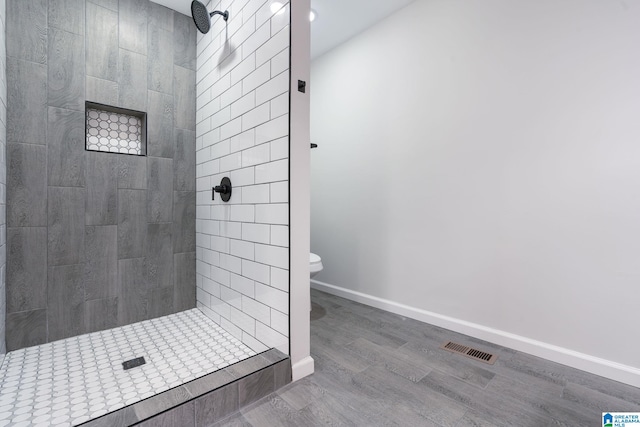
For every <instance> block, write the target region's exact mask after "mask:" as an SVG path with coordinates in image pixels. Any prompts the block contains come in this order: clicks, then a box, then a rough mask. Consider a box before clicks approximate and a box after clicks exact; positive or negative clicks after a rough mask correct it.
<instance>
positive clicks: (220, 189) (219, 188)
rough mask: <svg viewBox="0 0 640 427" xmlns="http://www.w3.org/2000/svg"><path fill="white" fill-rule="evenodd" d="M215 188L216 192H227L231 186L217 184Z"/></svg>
mask: <svg viewBox="0 0 640 427" xmlns="http://www.w3.org/2000/svg"><path fill="white" fill-rule="evenodd" d="M213 190H214V191H215V192H216V193H222V194H227V193H228V192H229V188H228V187H227V186H226V185H216V186H215V187H213Z"/></svg>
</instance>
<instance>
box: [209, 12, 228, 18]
mask: <svg viewBox="0 0 640 427" xmlns="http://www.w3.org/2000/svg"><path fill="white" fill-rule="evenodd" d="M213 15H221V16H222V19H224V20H225V21H226V20H227V19H229V11H227V10H225V11H224V12H220V11H219V10H214V11H213V12H211V13H210V14H209V16H210V17H212V18H213Z"/></svg>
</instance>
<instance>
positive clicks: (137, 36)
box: [0, 0, 290, 425]
mask: <svg viewBox="0 0 640 427" xmlns="http://www.w3.org/2000/svg"><path fill="white" fill-rule="evenodd" d="M2 3H4V2H2ZM270 3H271V2H267V1H263V0H233V1H226V2H223V4H219V3H215V2H214V3H211V4H209V5H208V8H209V9H210V10H213V9H216V8H224V9H228V10H229V11H230V14H231V16H230V19H229V21H228V23H226V25H225V23H224V21H222V20H221V19H220V20H219V21H216V20H215V19H214V21H213V24H214V25H213V27H212V29H211V31H210V32H209V33H208V34H207V35H205V36H202V35H201V34H199V33H198V34H196V33H197V31H196V28H195V26H194V25H193V21H192V19H191V17H189V16H186V15H183V14H181V13H179V12H176V11H173V10H171V9H168V8H166V7H164V6H161V5H159V4H156V3H154V2H151V1H149V0H29V1H21V0H7V2H6V20H5V19H4V15H3V16H2V19H0V21H1V22H2V25H3V28H0V31H1V33H2V37H3V39H2V40H3V41H4V37H5V34H6V55H5V54H4V52H3V53H2V55H0V57H1V58H2V64H0V65H4V62H6V82H7V83H6V84H5V78H4V77H5V75H4V70H5V67H4V66H2V72H1V73H0V82H1V83H2V85H1V87H0V113H3V114H0V205H1V207H2V208H3V209H1V211H2V213H3V214H2V215H0V277H2V280H1V282H0V295H1V297H0V318H2V319H3V321H0V332H1V333H0V343H1V344H0V345H2V347H0V353H5V350H4V344H5V342H6V351H9V352H10V353H8V354H7V356H6V358H5V360H4V363H3V365H2V368H1V369H0V383H2V384H0V425H14V424H15V425H21V424H20V423H24V424H25V425H37V424H38V422H40V421H42V422H43V423H44V424H46V423H49V425H50V424H51V423H53V421H54V419H55V420H56V422H58V421H59V422H60V423H61V425H78V424H80V423H83V422H86V421H88V420H89V419H96V418H97V419H98V420H101V419H102V420H103V421H104V419H105V418H104V417H105V416H106V414H107V413H109V412H110V411H116V412H115V413H114V414H116V415H117V416H118V417H121V418H122V417H124V418H123V420H124V421H122V422H123V423H124V424H132V423H134V419H135V422H138V421H143V420H145V419H147V418H149V417H151V416H153V415H155V414H157V413H159V412H162V411H167V410H168V409H170V407H166V406H162V404H160V406H161V408H160V409H157V410H155V409H154V410H148V407H143V409H140V407H139V406H136V405H141V404H142V403H144V402H147V403H146V404H147V406H149V405H151V404H150V403H148V402H153V405H158V402H166V401H167V399H164V400H163V399H161V400H160V401H158V400H156V401H153V399H149V398H150V397H151V396H152V395H154V394H156V393H164V394H167V393H177V395H179V396H181V398H175V399H173V398H172V399H169V400H171V401H172V402H174V404H176V405H177V404H183V405H182V406H181V407H180V408H181V409H180V411H183V412H184V411H187V412H189V411H191V410H193V411H194V414H195V415H194V425H196V424H197V422H196V419H197V418H198V416H197V414H198V409H197V408H198V401H199V399H205V398H208V399H209V400H211V396H210V394H211V393H220V392H221V391H224V390H231V391H230V393H232V394H234V393H235V395H236V399H235V401H234V400H233V399H232V401H234V402H235V408H236V409H237V408H238V407H239V405H242V404H246V403H249V402H250V401H252V400H255V398H256V397H257V396H258V395H259V394H260V393H259V392H262V391H264V392H268V391H269V390H273V389H274V388H275V387H277V386H278V384H280V385H281V384H283V383H284V382H286V381H287V378H289V380H290V368H289V370H288V371H287V370H283V367H284V366H285V364H284V363H287V364H288V359H286V355H285V354H284V353H288V350H289V348H288V346H289V341H288V336H289V318H288V312H289V297H288V289H289V276H288V268H289V254H288V242H289V237H288V233H289V230H288V225H289V222H288V135H289V133H288V132H289V124H288V108H289V100H288V87H289V72H288V70H289V52H288V46H289V37H290V36H289V26H288V25H289V11H288V5H285V6H283V7H282V8H281V9H279V10H277V11H273V10H271V7H270ZM0 9H3V10H2V13H4V8H2V7H0ZM4 27H6V32H5V28H4ZM1 44H2V47H3V48H4V43H1ZM5 58H6V61H5ZM5 100H6V101H5ZM88 103H89V104H88ZM5 104H6V108H5ZM96 106H97V107H98V108H100V107H104V111H105V112H104V114H109V113H113V112H114V111H115V112H117V113H118V114H120V113H123V112H127V111H129V112H131V113H132V114H134V115H138V116H139V117H142V118H143V121H142V122H134V121H132V122H131V123H130V125H131V126H133V127H132V128H131V129H132V130H131V131H130V132H129V131H127V132H126V133H125V135H124V136H123V137H127V138H128V136H127V135H130V136H132V137H135V138H138V137H139V138H141V139H142V145H141V148H140V152H138V151H137V149H136V150H131V151H133V152H132V153H130V154H123V153H110V152H100V151H93V150H95V149H96V148H97V149H98V150H101V149H102V150H103V151H105V150H108V149H109V145H108V143H107V141H106V140H105V143H104V144H103V145H102V146H97V145H94V146H93V147H91V150H90V149H88V147H87V144H86V141H87V136H88V135H89V136H91V135H96V134H98V132H99V131H100V129H99V128H96V130H95V132H94V133H90V129H89V127H90V126H88V125H89V120H88V116H87V111H88V110H87V109H88V108H94V107H96ZM5 111H6V121H5V120H4V118H3V115H4V113H5ZM89 118H91V117H89ZM121 119H122V117H121V116H119V115H116V114H115V113H114V115H113V116H112V117H107V116H106V115H105V123H106V124H105V125H104V126H105V128H106V127H109V126H116V127H117V126H120V127H121V129H120V131H124V130H125V129H126V128H127V126H125V125H124V123H125V122H126V120H121ZM132 120H133V119H132ZM5 123H6V138H5V137H4V134H5V132H4V131H5ZM136 123H137V124H136ZM123 126H124V127H123ZM134 128H135V129H137V130H136V131H135V132H134V130H133V129H134ZM113 129H115V128H113ZM92 132H93V131H92ZM105 135H106V134H105ZM127 138H125V139H127ZM119 141H120V140H119ZM123 141H124V140H123ZM123 141H121V142H123ZM126 143H127V142H123V144H126ZM113 144H114V145H115V142H114V143H113ZM5 146H6V157H5V155H4V151H5ZM132 147H133V145H132ZM112 151H117V150H112ZM122 151H124V150H122ZM5 159H6V160H5ZM5 164H6V187H5V184H4V180H5V173H4V170H5ZM223 176H228V177H230V178H231V180H232V182H233V185H234V187H233V196H232V199H231V200H230V202H229V203H223V202H221V201H220V199H219V198H216V199H215V200H211V195H212V190H211V188H212V187H214V186H216V185H218V184H219V181H220V179H221V178H222V177H223ZM5 194H6V205H5V204H4V198H5ZM5 206H6V207H5ZM5 209H6V216H5V215H4V212H5ZM5 219H6V221H5ZM5 222H6V225H5V224H4V223H5ZM5 230H6V231H5ZM5 236H6V237H5ZM5 256H6V261H5ZM5 262H6V282H5V280H4V279H5V266H4V264H5ZM5 301H6V304H5ZM196 305H197V308H196ZM5 306H6V315H5V313H4V310H5ZM5 320H6V325H5ZM5 326H6V328H5ZM176 328H177V329H176ZM151 331H156V332H157V333H151ZM167 331H173V332H172V333H169V334H167V333H165V332H167ZM2 334H5V335H6V340H5V339H4V337H3V336H1V335H2ZM148 335H154V336H155V337H156V338H154V339H149V338H148ZM118 337H129V338H131V339H125V338H118ZM132 337H133V338H132ZM184 337H187V340H186V341H184V340H182V338H184ZM189 340H191V341H189ZM217 340H220V341H217ZM101 346H102V347H101ZM114 346H115V347H114ZM122 346H124V347H122ZM274 347H275V348H277V349H278V350H281V351H282V352H276V353H273V351H275V350H271V353H270V352H267V353H264V354H263V355H262V356H260V355H258V356H256V354H258V353H260V352H264V351H266V350H268V349H270V348H274ZM79 349H81V350H82V351H80V350H79ZM185 349H186V350H185ZM188 349H191V350H188ZM63 350H64V351H67V352H74V351H75V352H78V351H80V353H79V354H82V356H74V357H72V356H71V355H70V354H71V353H64V356H61V354H62V353H60V352H61V351H63ZM182 350H184V351H182ZM187 350H188V351H187ZM181 353H185V354H187V355H189V354H190V355H191V356H190V357H192V359H189V358H187V359H184V358H183V357H182V356H184V354H181ZM143 355H146V360H145V363H146V364H145V365H142V366H139V367H135V368H132V369H131V370H130V371H123V369H122V362H124V361H125V359H127V358H131V359H135V358H139V356H143ZM54 356H55V357H54ZM47 357H49V358H47ZM256 357H260V359H259V361H260V363H258V364H256V362H253V365H251V366H254V367H255V366H258V367H257V368H256V369H258V370H259V372H257V373H256V374H252V372H253V371H252V370H251V369H249V368H247V367H242V366H241V365H242V363H243V362H241V361H242V360H243V359H246V358H251V359H253V360H257V359H255V358H256ZM92 358H96V360H95V364H93V363H92V362H91V359H92ZM98 358H100V359H99V360H98ZM72 359H73V361H74V364H69V365H68V366H67V365H65V363H67V362H69V361H71V360H72ZM79 360H80V361H81V362H79ZM247 362H248V361H247ZM84 363H87V364H88V366H89V367H90V368H91V367H97V368H98V369H97V371H98V372H102V375H98V376H96V377H95V378H94V377H93V376H92V375H93V374H91V372H93V370H89V369H88V370H87V371H78V369H81V368H82V365H83V364H84ZM100 363H102V365H100ZM163 364H164V365H163ZM165 365H166V366H165ZM182 365H185V366H186V365H190V366H191V370H185V369H181V367H182ZM236 365H237V366H236ZM27 366H29V367H31V368H33V367H34V366H38V368H37V371H39V372H41V374H42V375H44V377H43V378H44V379H43V380H42V381H44V383H43V384H44V385H43V386H42V387H43V389H42V390H40V394H38V396H39V397H38V398H39V400H38V401H36V400H35V399H36V391H37V390H35V389H33V388H30V389H29V390H26V389H23V388H21V387H23V385H22V384H20V381H19V378H22V373H23V368H24V369H26V368H27ZM287 366H288V365H287ZM21 367H23V368H21ZM160 368H162V369H165V370H166V372H163V371H162V369H160ZM169 368H171V370H172V371H171V372H173V373H172V374H171V375H175V378H174V380H173V381H165V382H164V383H163V384H162V385H161V386H160V385H159V384H160V381H159V379H158V377H159V376H162V377H166V375H169V371H168V369H169ZM266 368H269V369H266ZM220 369H222V371H219V370H220ZM49 370H53V371H62V372H65V373H67V374H68V377H66V379H64V381H66V382H65V383H64V384H66V385H65V386H63V385H59V388H58V389H55V390H54V389H53V388H51V387H49V388H48V386H47V384H48V382H47V378H48V377H47V375H48V374H49ZM136 370H137V371H136ZM216 371H219V372H216ZM25 372H26V371H25ZM109 372H113V375H111V374H108V373H109ZM287 372H289V373H288V374H287ZM223 374H224V375H226V376H224V378H227V377H228V378H227V379H228V382H229V385H225V386H224V387H222V384H223V383H224V384H227V383H226V382H220V381H219V380H218V379H219V378H220V377H221V376H223ZM96 375H97V374H96ZM129 375H130V377H129ZM203 375H204V376H205V377H203V378H202V379H203V380H205V379H208V380H207V381H208V382H209V383H211V384H215V386H213V385H212V386H211V387H210V388H207V387H204V388H203V387H198V388H197V391H194V390H193V389H190V388H188V384H191V383H189V382H190V381H191V382H193V381H194V380H195V379H196V378H198V377H202V376H203ZM212 375H218V377H215V378H213V379H211V378H212V377H211V376H212ZM252 375H259V376H258V377H255V378H254V377H253V376H252ZM141 378H145V381H146V380H148V381H149V384H146V383H145V384H143V385H140V384H139V383H140V382H141V381H142V380H141ZM80 379H82V380H83V381H84V382H82V381H80V382H79V380H80ZM116 379H117V381H116ZM57 380H58V381H62V380H61V378H57ZM258 380H259V381H258ZM96 381H97V382H96ZM120 381H121V382H122V384H125V386H122V387H124V388H123V389H122V390H124V392H123V393H121V394H120V395H117V396H116V392H117V393H120V391H117V390H115V389H113V390H112V389H111V388H113V387H116V388H117V387H120V386H116V385H114V383H115V382H118V384H120ZM153 381H155V382H154V384H155V385H156V386H157V387H155V388H154V387H151V385H150V384H151V382H153ZM233 381H240V382H239V383H238V384H235V383H233ZM242 381H245V384H244V386H243V383H242ZM256 381H257V382H258V383H259V384H258V386H257V388H256V390H257V391H256V390H249V391H248V390H247V387H254V386H255V385H256ZM265 381H266V383H268V386H264V385H263V384H262V383H263V382H265ZM129 382H131V383H135V385H136V387H137V389H136V390H137V391H136V393H135V396H134V395H133V394H132V393H133V391H132V390H131V389H127V386H126V384H129ZM80 383H82V384H84V387H85V388H84V389H82V392H84V393H86V394H87V395H89V394H93V401H91V399H89V400H87V401H86V402H84V403H83V402H80V401H79V400H78V401H77V404H78V405H80V406H77V407H75V408H74V407H73V406H74V405H67V406H64V405H62V403H63V401H62V400H60V401H57V403H56V402H54V401H53V400H52V398H51V399H50V396H53V395H55V394H56V393H61V392H62V391H61V390H62V389H64V387H66V389H65V390H67V391H68V392H69V393H71V394H73V393H76V394H78V393H80V389H79V388H78V387H80V386H81V385H80ZM185 383H186V385H183V386H181V385H180V384H185ZM38 384H39V383H38ZM234 384H235V385H234ZM251 384H253V385H251ZM74 387H76V389H75V391H74V390H73V388H74ZM122 387H121V388H122ZM128 387H129V388H130V387H131V385H129V386H128ZM140 387H142V388H140ZM175 387H178V388H181V387H187V389H185V390H180V391H179V392H178V391H176V390H177V389H175ZM221 387H222V388H221ZM243 387H244V388H243ZM90 389H91V390H90ZM107 389H109V390H107ZM125 389H126V390H125ZM223 389H224V390H223ZM34 390H35V391H34ZM44 390H48V391H49V392H51V393H53V394H47V392H46V391H44ZM118 390H120V389H118ZM243 390H244V391H243ZM151 391H153V393H152V392H151ZM29 392H31V393H32V394H33V395H34V398H33V400H28V399H27V400H26V401H24V402H23V403H22V404H21V406H20V405H18V403H17V402H18V401H16V400H12V399H13V397H11V396H14V397H15V396H18V395H22V396H26V395H27V394H28V393H29ZM206 393H209V394H208V395H207V394H206ZM185 396H188V397H185ZM165 397H166V396H165ZM60 399H61V398H60ZM97 399H102V401H101V402H102V403H100V402H98V400H97ZM114 399H116V400H114ZM145 399H147V400H145ZM63 400H64V399H63ZM72 401H73V399H71V398H69V399H67V400H66V402H72ZM141 401H143V402H141ZM136 402H138V403H136ZM225 402H227V403H228V400H225ZM55 405H59V406H60V408H57V410H58V411H62V412H54V411H53V408H54V406H55ZM83 405H84V406H83ZM99 405H103V406H99ZM131 405H133V406H131ZM189 405H190V406H189ZM203 405H204V403H201V405H200V406H201V410H200V412H201V413H202V411H204V406H203ZM18 406H20V408H21V409H16V408H18ZM36 406H37V408H36ZM9 407H11V408H13V409H11V411H13V412H11V414H10V415H7V411H6V410H7V408H9ZM185 407H187V409H185ZM233 407H234V405H231V406H230V407H229V408H233ZM229 408H227V409H229ZM50 409H51V410H50ZM36 411H39V412H38V415H37V416H36ZM65 411H66V412H65ZM83 411H84V412H83ZM127 411H128V412H127ZM18 412H19V413H18ZM181 413H182V412H181ZM131 414H134V415H131ZM166 414H171V411H169V412H168V413H167V412H165V415H166ZM54 415H56V416H54ZM219 415H220V412H217V413H216V416H219ZM167 416H168V415H167ZM38 417H40V418H38ZM101 417H102V418H101ZM205 418H206V417H205ZM119 419H120V418H119ZM36 420H39V421H36ZM201 421H202V420H201ZM208 421H211V418H209V419H208ZM7 422H9V424H7ZM202 422H204V421H202ZM187 424H188V425H190V422H187Z"/></svg>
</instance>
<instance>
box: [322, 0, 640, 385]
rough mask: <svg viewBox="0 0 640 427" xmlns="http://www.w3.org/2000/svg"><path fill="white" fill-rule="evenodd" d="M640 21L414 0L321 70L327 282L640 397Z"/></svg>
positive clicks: (564, 4)
mask: <svg viewBox="0 0 640 427" xmlns="http://www.w3.org/2000/svg"><path fill="white" fill-rule="evenodd" d="M638 22H640V4H638V3H637V2H609V1H604V0H589V1H584V0H562V1H555V0H544V1H536V2H511V1H507V0H491V1H483V2H474V1H450V0H441V1H427V0H421V1H416V2H414V3H412V4H410V5H409V6H407V7H406V8H404V9H402V10H400V11H399V12H397V13H396V14H394V15H392V16H390V17H389V18H387V19H386V20H384V21H383V22H381V23H379V24H378V25H376V26H375V27H373V28H371V29H369V30H368V31H366V32H365V33H363V34H361V35H359V36H357V37H356V38H354V39H352V40H350V41H349V42H347V43H345V44H344V45H342V46H340V47H338V48H336V49H334V50H333V51H331V52H329V53H328V54H326V55H324V56H322V57H320V58H319V59H317V60H316V61H314V63H313V64H312V72H311V76H312V85H313V86H312V87H313V92H312V93H313V95H312V104H311V135H312V142H315V143H318V144H319V148H318V149H317V150H313V151H312V154H311V163H312V168H311V169H312V172H311V175H312V185H311V212H312V221H311V230H312V233H311V249H312V251H313V252H316V253H318V254H319V255H320V256H321V257H322V259H323V263H324V266H325V270H324V271H323V272H322V273H321V274H320V275H319V276H318V277H317V279H318V280H319V281H320V282H324V283H328V284H330V285H333V286H336V287H338V289H335V288H334V291H336V292H341V291H342V293H343V294H345V292H346V295H351V296H352V297H354V298H361V299H362V300H366V301H369V302H375V301H376V298H378V299H381V300H377V301H378V303H379V305H381V306H388V307H390V308H391V309H393V307H395V308H396V309H397V311H403V310H404V312H405V313H407V314H408V315H413V316H414V317H418V318H422V319H431V320H433V321H434V322H440V323H441V324H443V325H446V326H448V327H451V328H453V329H458V330H461V331H464V332H467V333H470V334H475V335H477V336H481V337H485V338H493V340H494V341H500V342H501V343H504V344H507V345H511V346H513V347H515V348H519V349H523V350H527V351H530V352H532V353H537V354H539V355H543V356H546V357H549V358H552V359H555V360H557V361H560V362H563V363H568V364H573V365H574V366H577V367H581V368H583V369H589V370H591V371H592V372H597V373H600V374H602V375H607V376H610V377H615V378H616V379H618V380H620V381H625V382H628V383H633V384H635V385H639V386H640V358H639V357H638V354H640V342H638V340H636V339H633V338H632V337H635V336H637V326H638V315H637V313H638V309H637V301H638V300H639V299H640V287H639V286H638V284H639V283H640V116H639V112H640V54H639V50H638V41H639V40H640V26H638ZM323 289H331V288H330V287H329V288H328V287H324V288H323ZM354 292H356V293H354ZM357 293H361V294H364V295H359V294H357ZM370 297H374V298H373V299H372V298H370ZM617 364H620V365H617Z"/></svg>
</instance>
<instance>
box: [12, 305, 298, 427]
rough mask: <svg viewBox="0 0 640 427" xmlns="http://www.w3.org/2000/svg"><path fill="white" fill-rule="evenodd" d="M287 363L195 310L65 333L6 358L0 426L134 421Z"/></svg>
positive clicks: (74, 424) (279, 355)
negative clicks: (259, 350)
mask: <svg viewBox="0 0 640 427" xmlns="http://www.w3.org/2000/svg"><path fill="white" fill-rule="evenodd" d="M138 358H144V364H142V363H141V362H142V360H141V359H138ZM132 359H138V360H137V361H136V362H130V361H131V360H132ZM283 361H287V362H288V360H287V356H286V355H284V354H283V353H281V352H279V351H277V350H268V351H267V352H264V353H261V354H259V355H258V354H257V352H255V351H254V350H252V349H250V348H249V347H247V346H246V345H244V344H242V343H241V342H240V341H239V340H238V339H236V338H235V337H233V336H232V335H231V334H229V333H228V332H227V331H225V330H224V329H222V328H221V327H220V326H218V325H217V324H216V323H214V322H213V321H212V320H210V319H209V318H208V317H206V316H205V315H204V314H203V313H202V312H201V311H200V310H199V309H197V308H196V309H192V310H188V311H183V312H180V313H176V314H171V315H169V316H164V317H160V318H157V319H152V320H146V321H143V322H139V323H135V324H131V325H127V326H122V327H119V328H115V329H109V330H105V331H100V332H94V333H90V334H85V335H80V336H77V337H72V338H67V339H63V340H60V341H55V342H51V343H47V344H42V345H39V346H34V347H29V348H25V349H21V350H16V351H12V352H10V353H8V354H7V355H6V357H5V358H4V361H3V363H2V367H0V427H2V426H39V425H42V426H52V425H53V426H77V425H87V426H94V425H95V426H97V425H116V424H117V425H131V424H135V423H137V422H140V421H143V420H145V419H148V418H151V417H153V416H155V415H157V414H159V413H162V412H164V411H168V410H170V409H171V408H173V407H176V406H178V405H182V404H187V403H189V402H190V403H191V404H193V403H194V402H193V400H194V399H196V398H198V397H200V396H206V394H207V393H210V392H211V391H213V390H218V389H220V388H225V386H226V385H227V384H230V383H233V382H234V381H239V380H241V379H242V378H244V377H246V376H249V375H250V374H252V373H253V372H256V371H259V370H261V369H265V368H267V367H269V366H275V365H276V364H278V365H280V363H278V362H283ZM125 362H128V365H133V366H134V367H130V368H129V369H125V367H128V366H123V364H124V363H125ZM125 365H127V364H125ZM282 366H283V367H284V364H283V365H282ZM274 370H275V368H274ZM280 371H282V369H280ZM289 372H290V368H289ZM271 374H272V376H273V372H272V373H271ZM289 375H290V374H289ZM280 377H283V375H282V374H281V375H280ZM284 377H286V374H285V375H284ZM282 381H285V380H282ZM272 382H274V380H272ZM274 386H275V382H274ZM272 389H273V387H272ZM229 391H231V392H234V393H236V394H237V386H236V387H235V389H233V390H231V389H230V390H229ZM196 400H197V399H196ZM195 403H197V402H195ZM236 409H237V408H236Z"/></svg>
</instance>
